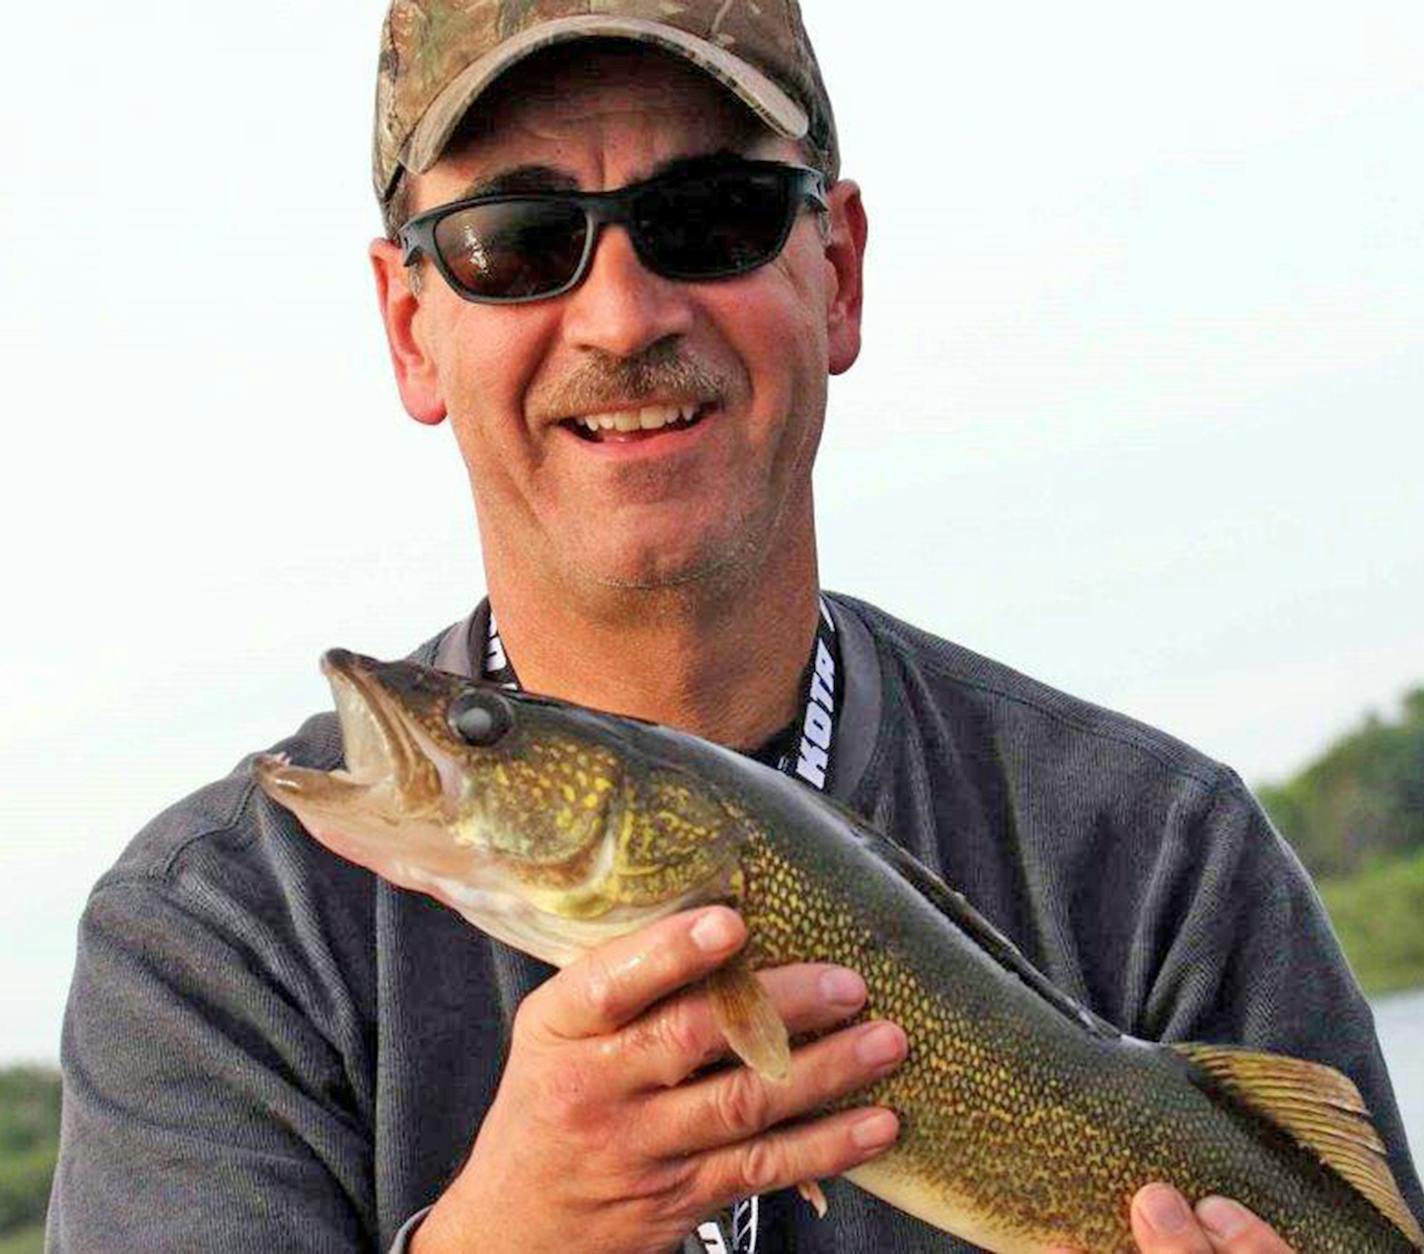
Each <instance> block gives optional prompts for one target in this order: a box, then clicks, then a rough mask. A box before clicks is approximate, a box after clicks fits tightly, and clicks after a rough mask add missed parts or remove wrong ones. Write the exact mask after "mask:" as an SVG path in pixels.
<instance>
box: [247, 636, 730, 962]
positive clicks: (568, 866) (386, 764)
mask: <svg viewBox="0 0 1424 1254" xmlns="http://www.w3.org/2000/svg"><path fill="white" fill-rule="evenodd" d="M322 670H323V671H324V673H325V674H326V676H327V679H328V681H329V682H330V684H331V689H332V695H333V697H334V700H335V704H336V713H337V717H338V719H339V721H340V724H341V736H342V742H343V746H344V764H343V766H341V767H339V768H338V769H336V770H331V771H316V770H310V769H307V768H304V767H300V766H295V765H293V764H291V763H289V762H287V761H285V760H283V759H281V758H279V757H275V756H271V755H268V756H264V757H261V758H259V759H258V761H257V763H256V766H255V773H256V776H257V779H258V782H259V783H260V785H261V786H262V788H263V789H264V791H265V792H266V793H267V794H268V795H269V796H270V797H272V798H273V799H274V800H275V801H277V802H279V803H280V804H281V805H283V806H285V807H286V808H287V809H289V810H291V811H292V812H293V813H295V814H296V815H297V817H298V818H300V819H301V821H302V823H303V825H304V826H305V827H306V829H307V830H308V831H309V832H310V833H311V834H312V835H313V836H315V837H316V838H317V839H318V840H319V841H321V842H322V843H323V844H324V845H326V846H327V847H328V848H330V849H332V850H333V851H334V852H336V853H338V854H340V855H341V856H343V857H345V858H347V859H348V860H350V861H353V862H356V863H359V864H360V865H362V866H365V867H367V868H368V869H370V870H373V871H375V872H376V873H377V874H379V875H381V876H383V877H384V878H386V879H388V880H390V881H392V882H393V883H396V884H398V885H400V886H402V887H405V888H412V889H416V890H418V891H421V892H425V893H428V894H429V895H431V896H433V897H436V898H437V899H438V900H440V901H442V902H444V903H445V904H446V905H449V906H451V907H452V908H454V909H455V910H457V911H458V912H459V913H460V914H462V915H463V916H464V917H465V918H467V919H468V920H469V921H470V922H472V923H474V924H475V925H476V926H478V927H480V928H482V929H483V930H485V931H487V932H490V933H491V934H492V935H495V936H498V937H499V938H500V939H502V940H505V941H508V942H509V943H511V944H514V945H516V946H517V947H519V948H521V949H524V950H526V951H527V952H529V953H532V954H534V955H535V956H537V957H540V958H543V959H544V960H545V961H549V962H553V963H555V965H563V964H564V963H566V962H567V961H569V960H571V959H572V958H573V957H574V956H576V955H577V953H578V952H580V951H581V950H583V949H585V948H588V947H590V946H591V945H594V944H597V943H600V942H601V941H602V940H605V939H607V938H608V937H610V936H613V935H618V934H621V933H623V932H628V931H631V930H633V929H634V928H636V927H639V926H642V925H643V924H645V923H647V922H651V921H652V920H653V919H654V918H658V917H661V916H663V915H665V914H670V913H673V912H674V911H675V910H679V909H683V908H686V907H688V906H691V905H695V904H698V903H699V902H701V901H708V900H717V899H720V898H725V897H726V896H727V895H728V891H729V886H730V884H731V882H732V880H733V878H734V877H735V873H736V872H735V848H736V846H737V844H738V843H739V841H740V839H741V838H742V836H743V835H744V830H743V829H744V823H743V815H742V813H741V811H740V810H739V809H738V808H737V807H736V806H735V805H728V804H725V803H724V801H723V799H722V798H721V797H720V796H719V795H718V794H717V793H716V791H715V789H714V788H713V787H712V786H711V785H709V784H707V783H706V782H705V781H702V780H700V779H698V778H696V777H694V776H691V775H686V774H683V773H680V772H678V771H677V770H676V769H675V768H673V767H671V766H669V765H667V764H663V763H658V762H655V761H652V760H650V759H649V758H648V756H647V754H646V753H645V752H643V750H642V748H641V747H640V743H639V737H638V729H637V727H636V726H635V725H634V724H632V723H630V722H628V721H627V720H622V719H618V718H615V717H613V716H611V715H604V714H599V713H596V712H594V711H589V710H583V709H581V708H579V707H576V706H571V705H567V704H565V703H563V702H559V701H555V700H552V699H549V698H542V697H535V696H530V695H527V694H523V693H511V692H507V691H505V690H503V689H501V688H499V687H498V686H496V685H493V684H489V683H485V682H480V681H475V680H471V679H467V678H463V677H461V676H458V675H452V674H448V673H446V672H443V671H437V670H432V669H430V668H428V667H424V666H419V665H417V664H415V663H412V662H381V661H377V660H376V659H374V658H368V657H364V656H362V655H361V654H357V653H351V652H349V651H347V650H344V649H333V650H331V651H329V652H328V653H327V654H326V655H325V656H324V657H323V658H322Z"/></svg>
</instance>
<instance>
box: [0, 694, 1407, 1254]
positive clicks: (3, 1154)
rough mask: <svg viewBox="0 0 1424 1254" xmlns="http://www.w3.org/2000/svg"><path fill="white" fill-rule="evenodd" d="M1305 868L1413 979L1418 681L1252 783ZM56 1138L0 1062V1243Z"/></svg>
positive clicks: (27, 1072)
mask: <svg viewBox="0 0 1424 1254" xmlns="http://www.w3.org/2000/svg"><path fill="white" fill-rule="evenodd" d="M1257 792H1258V795H1259V796H1260V798H1261V800H1262V802H1263V803H1264V804H1265V806H1266V809H1267V811H1268V812H1269V813H1270V815H1271V819H1272V821H1273V822H1274V823H1275V824H1276V827H1277V828H1278V829H1279V830H1280V832H1281V834H1282V835H1284V836H1285V838H1286V839H1287V840H1289V841H1290V843H1291V844H1292V845H1293V846H1294V847H1295V850H1296V852H1297V853H1298V854H1299V855H1300V859H1301V861H1302V862H1303V863H1304V864H1305V866H1306V868H1307V870H1309V871H1310V873H1311V875H1312V876H1314V877H1315V879H1316V882H1317V883H1318V884H1319V886H1320V891H1321V895H1322V897H1323V898H1324V900H1325V904H1326V906H1327V907H1328V909H1329V910H1330V916H1331V919H1332V920H1333V922H1334V924H1335V928H1336V931H1337V932H1338V934H1339V936H1340V941H1341V943H1342V944H1343V945H1344V947H1345V952H1346V954H1347V955H1348V956H1349V958H1350V962H1351V964H1352V965H1353V967H1354V969H1355V973H1356V975H1357V976H1358V977H1359V979H1360V982H1361V983H1362V984H1363V985H1364V987H1365V990H1366V991H1367V992H1369V993H1371V994H1378V993H1385V992H1392V991H1396V990H1400V989H1405V988H1414V987H1416V986H1420V985H1424V687H1421V688H1416V689H1414V690H1413V691H1412V692H1410V693H1408V694H1407V695H1406V696H1405V697H1404V699H1403V701H1402V702H1401V707H1400V713H1399V717H1398V718H1397V719H1395V720H1392V721H1391V720H1388V719H1382V718H1380V717H1378V716H1376V715H1371V716H1370V717H1368V718H1367V719H1366V720H1365V721H1364V723H1363V725H1362V726H1360V727H1359V728H1358V729H1357V730H1355V731H1352V732H1349V733H1348V734H1346V735H1344V736H1342V737H1340V738H1339V739H1338V740H1337V741H1335V743H1334V744H1332V745H1330V746H1329V747H1328V748H1327V749H1326V750H1325V752H1324V753H1322V754H1321V755H1320V756H1319V757H1317V758H1316V759H1315V761H1313V762H1311V763H1310V764H1309V765H1307V766H1306V767H1305V769H1304V770H1302V771H1300V772H1299V773H1297V774H1296V775H1295V776H1293V777H1292V778H1291V779H1288V780H1286V781H1285V782H1284V783H1281V784H1268V785H1265V786H1263V787H1260V788H1258V790H1257ZM58 1149H59V1073H58V1072H57V1071H55V1070H54V1069H53V1068H49V1067H38V1066H21V1067H11V1068H8V1069H5V1070H0V1254H40V1252H41V1251H42V1250H43V1248H44V1214H45V1207H46V1205H47V1203H48V1200H49V1187H50V1179H51V1177H52V1175H53V1172H54V1162H55V1156H56V1154H57V1153H58Z"/></svg>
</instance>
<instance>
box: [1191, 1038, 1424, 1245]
mask: <svg viewBox="0 0 1424 1254" xmlns="http://www.w3.org/2000/svg"><path fill="white" fill-rule="evenodd" d="M1167 1048H1169V1049H1170V1050H1172V1051H1173V1052H1174V1053H1176V1054H1179V1055H1180V1056H1181V1057H1183V1058H1185V1059H1187V1060H1188V1061H1189V1062H1190V1063H1192V1064H1193V1065H1194V1066H1195V1067H1197V1068H1199V1069H1200V1070H1201V1071H1204V1072H1205V1073H1206V1074H1207V1075H1208V1076H1209V1077H1210V1078H1211V1079H1212V1080H1213V1081H1214V1082H1215V1083H1216V1084H1218V1085H1219V1086H1220V1087H1221V1088H1223V1089H1225V1090H1226V1091H1227V1092H1228V1093H1229V1094H1230V1095H1231V1096H1232V1097H1234V1098H1235V1099H1236V1100H1237V1101H1239V1102H1241V1103H1242V1105H1244V1106H1247V1107H1249V1108H1250V1109H1251V1110H1252V1111H1254V1112H1255V1113H1256V1114H1258V1115H1260V1116H1261V1117H1262V1118H1263V1119H1269V1120H1270V1121H1271V1122H1272V1123H1274V1124H1275V1125H1276V1126H1277V1127H1279V1128H1282V1129H1284V1130H1285V1131H1286V1132H1288V1133H1290V1135H1291V1136H1293V1137H1294V1138H1295V1139H1296V1140H1297V1141H1298V1142H1300V1144H1302V1145H1304V1146H1306V1148H1308V1149H1309V1150H1311V1151H1312V1152H1313V1153H1314V1154H1315V1155H1316V1156H1317V1157H1319V1158H1320V1160H1321V1161H1322V1162H1323V1163H1325V1164H1326V1166H1328V1167H1330V1168H1332V1169H1333V1170H1334V1171H1335V1172H1337V1173H1338V1174H1339V1175H1341V1176H1343V1177H1344V1178H1345V1180H1347V1181H1348V1182H1349V1183H1350V1184H1351V1185H1352V1186H1353V1187H1354V1188H1355V1189H1356V1190H1358V1191H1359V1192H1360V1193H1361V1194H1362V1195H1363V1196H1364V1197H1366V1198H1368V1199H1369V1200H1370V1202H1372V1203H1373V1204H1374V1206H1375V1209H1376V1210H1378V1211H1379V1212H1380V1214H1382V1215H1383V1216H1384V1217H1385V1218H1386V1219H1388V1220H1389V1221H1390V1222H1391V1223H1392V1224H1394V1226H1395V1227H1396V1228H1398V1229H1399V1230H1400V1231H1401V1232H1402V1233H1404V1235H1405V1236H1407V1237H1408V1238H1409V1239H1410V1240H1411V1241H1412V1242H1414V1244H1415V1245H1416V1246H1418V1247H1424V1233H1421V1231H1420V1228H1419V1223H1418V1221H1417V1220H1416V1219H1415V1218H1414V1216H1413V1214H1411V1213H1410V1210H1409V1207H1408V1206H1407V1205H1406V1204H1405V1201H1404V1198H1403V1196H1402V1195H1401V1194H1400V1191H1399V1185H1398V1183H1397V1182H1396V1181H1395V1178H1394V1176H1393V1174H1392V1173H1391V1172H1390V1169H1389V1160H1388V1159H1387V1157H1386V1150H1385V1145H1384V1142H1383V1141H1382V1140H1381V1139H1380V1135H1379V1133H1378V1132H1376V1131H1375V1127H1374V1124H1372V1123H1371V1122H1370V1112H1369V1111H1368V1110H1367V1109H1366V1107H1365V1103H1364V1099H1363V1098H1362V1097H1361V1096H1360V1090H1359V1089H1357V1088H1356V1087H1355V1085H1354V1083H1353V1082H1352V1081H1351V1080H1350V1078H1349V1077H1348V1076H1345V1075H1342V1074H1341V1073H1340V1072H1338V1071H1336V1070H1335V1069H1334V1068H1333V1067H1327V1066H1325V1065H1324V1064H1323V1063H1318V1062H1307V1061H1305V1060H1304V1059H1301V1058H1288V1057H1286V1056H1284V1055H1282V1054H1264V1053H1260V1052H1259V1051H1256V1050H1250V1049H1238V1048H1235V1047H1232V1046H1227V1045H1197V1044H1173V1045H1169V1046H1168V1047H1167Z"/></svg>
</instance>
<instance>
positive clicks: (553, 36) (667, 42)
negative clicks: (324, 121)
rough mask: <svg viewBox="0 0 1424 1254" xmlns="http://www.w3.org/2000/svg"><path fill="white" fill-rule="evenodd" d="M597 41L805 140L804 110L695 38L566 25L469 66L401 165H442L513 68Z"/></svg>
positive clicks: (604, 22) (634, 23)
mask: <svg viewBox="0 0 1424 1254" xmlns="http://www.w3.org/2000/svg"><path fill="white" fill-rule="evenodd" d="M598 38H606V39H631V40H634V41H636V42H638V43H645V44H651V45H653V46H655V47H658V48H662V49H664V50H665V51H667V52H670V53H672V54H673V55H674V56H679V57H681V58H683V59H684V60H686V61H690V62H691V63H692V64H694V65H696V66H697V67H698V69H700V70H703V71H705V72H706V73H708V74H710V75H711V76H712V77H713V78H715V79H716V80H717V81H718V82H719V83H721V84H722V85H723V86H724V87H726V88H727V89H728V90H729V91H731V92H733V93H734V94H735V95H736V96H737V98H738V99H740V100H741V101H743V102H744V103H745V104H746V105H747V106H748V107H749V108H750V109H751V110H752V111H753V112H754V113H756V114H757V116H758V117H760V118H761V119H762V120H763V121H764V122H765V123H766V124H767V125H768V126H769V127H770V128H771V129H772V130H773V131H775V132H776V133H777V134H778V135H782V136H785V137H786V138H787V139H804V138H805V136H806V132H807V131H808V129H809V128H810V121H809V119H808V118H807V116H806V110H805V109H803V108H802V107H801V106H800V105H799V104H797V103H796V101H795V100H793V99H792V98H791V96H790V95H788V94H787V92H786V91H785V89H783V88H782V87H780V86H778V85H777V84H776V83H775V82H774V81H773V80H772V79H771V78H769V77H768V76H767V75H766V74H764V73H762V71H761V70H759V69H757V68H756V66H754V65H751V64H749V63H748V62H746V61H743V60H742V59H741V58H740V57H737V56H733V55H732V54H731V53H730V52H728V51H727V50H726V49H725V48H720V47H718V46H717V45H716V44H714V43H709V42H708V41H707V40H705V39H702V38H699V37H698V36H697V35H690V34H688V33H687V32H686V31H684V30H679V29H678V28H677V27H675V26H667V25H664V24H663V23H661V22H653V21H649V20H647V19H645V18H637V17H611V16H602V15H592V16H584V17H564V18H555V19H554V20H553V21H549V22H540V23H539V25H537V26H534V27H531V28H530V29H529V30H526V31H523V32H522V33H520V34H518V35H515V36H514V37H513V38H512V39H507V40H505V41H504V42H503V43H501V44H500V45H499V47H498V48H496V49H494V50H493V51H491V52H489V53H487V54H486V55H485V56H483V57H480V58H479V59H478V60H476V61H474V62H472V63H471V64H470V65H468V66H466V67H465V69H464V70H463V71H461V73H460V74H458V75H457V76H456V77H455V78H454V79H453V80H452V81H451V82H450V84H449V85H448V86H447V87H446V88H445V90H444V91H442V92H441V93H440V94H439V95H438V96H436V97H435V99H434V100H433V101H432V102H431V104H430V107H429V108H428V109H427V110H426V111H425V116H424V117H422V118H421V119H420V121H419V122H418V123H417V124H416V128H415V130H414V131H413V132H411V136H410V139H409V140H408V141H407V143H406V146H405V151H404V153H403V154H402V156H401V164H402V165H403V166H404V167H405V168H406V169H407V170H411V171H414V172H415V173H416V174H424V173H425V171H426V170H428V169H430V167H431V166H433V165H434V164H435V163H436V162H437V161H438V160H439V159H440V154H441V153H442V152H443V151H444V150H445V145H446V144H447V143H448V142H449V140H450V136H451V135H453V134H454V133H455V128H456V127H457V126H458V125H459V124H460V119H461V118H463V117H464V116H465V113H466V111H467V110H468V109H469V107H470V106H471V105H472V104H473V103H474V102H475V100H476V99H477V98H478V97H479V96H480V95H481V94H482V93H483V92H484V91H485V90H486V89H487V88H488V87H489V85H490V84H491V83H493V82H494V81H495V79H497V78H498V77H499V76H500V75H501V74H503V73H504V72H505V71H506V70H507V69H509V68H510V66H512V65H515V64H517V63H518V62H520V61H522V60H524V59H525V58H526V57H528V56H530V55H531V54H533V53H535V52H538V51H540V50H541V49H544V48H552V47H553V46H554V45H556V44H565V43H572V42H573V41H574V40H578V39H598Z"/></svg>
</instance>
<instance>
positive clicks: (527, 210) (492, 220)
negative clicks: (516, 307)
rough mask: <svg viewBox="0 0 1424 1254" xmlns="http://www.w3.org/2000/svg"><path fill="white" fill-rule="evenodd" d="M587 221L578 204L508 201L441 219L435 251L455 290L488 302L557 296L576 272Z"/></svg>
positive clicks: (437, 230) (580, 257) (584, 241)
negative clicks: (454, 284)
mask: <svg viewBox="0 0 1424 1254" xmlns="http://www.w3.org/2000/svg"><path fill="white" fill-rule="evenodd" d="M587 240H588V218H587V216H586V215H585V214H584V211H583V210H582V209H581V208H579V207H578V206H577V205H573V204H561V203H559V202H558V201H549V200H509V201H503V202H500V203H498V204H489V205H475V206H473V207H472V208H469V209H460V210H457V211H456V212H455V213H452V214H449V215H448V216H447V217H444V218H442V219H441V220H440V221H439V223H437V224H436V227H435V247H436V249H437V250H438V251H439V253H440V257H441V260H443V261H444V263H445V266H446V268H447V269H448V270H449V272H450V275H451V276H452V277H453V278H454V280H455V283H456V284H457V286H459V287H461V288H463V289H464V291H465V292H466V293H467V294H468V295H471V296H474V297H476V298H481V299H486V300H518V299H520V298H527V297H534V296H547V295H549V294H550V293H552V292H556V291H558V290H559V289H560V288H562V287H563V286H564V285H565V284H567V283H568V282H569V281H570V280H571V279H572V278H573V277H574V275H575V274H576V273H577V272H578V267H579V262H580V261H581V260H582V258H583V254H584V247H585V245H586V243H587Z"/></svg>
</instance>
